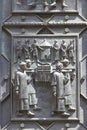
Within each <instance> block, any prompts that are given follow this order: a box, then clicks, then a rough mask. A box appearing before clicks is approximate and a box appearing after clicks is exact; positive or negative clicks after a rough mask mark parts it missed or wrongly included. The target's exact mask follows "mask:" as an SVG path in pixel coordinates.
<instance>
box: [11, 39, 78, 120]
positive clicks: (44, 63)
mask: <svg viewBox="0 0 87 130" xmlns="http://www.w3.org/2000/svg"><path fill="white" fill-rule="evenodd" d="M76 49H77V42H76V38H75V37H70V38H69V37H68V38H66V37H54V38H51V37H47V38H46V37H45V38H44V37H40V38H38V37H35V38H34V37H29V38H28V37H27V38H21V37H20V38H14V40H13V45H12V54H13V55H12V76H11V77H12V92H13V93H12V95H13V98H12V100H13V101H12V102H13V105H12V118H17V119H18V118H20V117H21V118H25V117H26V119H27V118H28V119H30V118H32V119H34V118H39V119H40V118H41V119H43V118H46V119H54V118H56V119H69V118H71V119H76V118H78V117H77V113H78V108H77V106H78V102H76V100H78V93H77V94H76V91H78V85H77V82H76V79H77V74H78V72H77V71H76V62H77V60H76V55H77V54H76Z"/></svg>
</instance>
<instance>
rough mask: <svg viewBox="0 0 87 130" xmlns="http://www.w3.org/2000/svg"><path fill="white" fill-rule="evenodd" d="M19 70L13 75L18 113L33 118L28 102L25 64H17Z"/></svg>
mask: <svg viewBox="0 0 87 130" xmlns="http://www.w3.org/2000/svg"><path fill="white" fill-rule="evenodd" d="M19 67H20V70H18V71H17V72H16V74H15V86H16V92H17V94H18V95H19V113H26V114H27V115H29V116H30V115H31V116H34V113H32V112H31V111H30V108H29V100H28V85H27V81H28V77H27V74H26V72H25V69H26V63H25V62H21V63H20V64H19Z"/></svg>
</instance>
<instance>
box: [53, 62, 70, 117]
mask: <svg viewBox="0 0 87 130" xmlns="http://www.w3.org/2000/svg"><path fill="white" fill-rule="evenodd" d="M62 69H63V64H62V63H60V62H59V63H58V64H57V65H56V71H55V72H54V73H53V76H52V83H51V85H52V100H53V101H52V115H55V114H56V113H57V114H61V115H63V116H69V115H70V114H69V113H67V112H66V109H65V97H64V75H63V73H62Z"/></svg>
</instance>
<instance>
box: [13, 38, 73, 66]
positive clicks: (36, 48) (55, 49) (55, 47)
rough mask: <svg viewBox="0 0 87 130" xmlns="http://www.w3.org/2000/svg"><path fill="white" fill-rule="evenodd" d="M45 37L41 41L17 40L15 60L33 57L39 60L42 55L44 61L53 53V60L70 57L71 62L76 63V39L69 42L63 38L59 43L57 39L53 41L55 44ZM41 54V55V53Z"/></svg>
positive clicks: (62, 59)
mask: <svg viewBox="0 0 87 130" xmlns="http://www.w3.org/2000/svg"><path fill="white" fill-rule="evenodd" d="M48 44H49V42H48V41H47V40H46V39H45V40H43V41H41V42H38V41H37V40H36V39H34V40H33V42H32V43H31V41H30V40H25V41H20V40H19V41H17V43H16V47H15V55H16V56H15V59H16V61H15V62H20V61H25V60H26V59H31V60H33V61H35V62H37V61H38V60H39V59H40V57H43V58H41V59H43V61H44V60H45V61H46V60H48V59H51V57H52V54H51V52H52V53H53V55H54V56H53V62H56V61H61V62H63V61H64V60H65V59H68V60H69V62H70V63H71V64H74V63H75V56H74V54H75V47H74V40H70V42H69V43H67V42H66V41H65V40H62V42H61V43H59V42H58V41H57V40H54V41H53V44H52V45H51V44H49V45H48ZM40 54H41V56H40V57H39V55H40Z"/></svg>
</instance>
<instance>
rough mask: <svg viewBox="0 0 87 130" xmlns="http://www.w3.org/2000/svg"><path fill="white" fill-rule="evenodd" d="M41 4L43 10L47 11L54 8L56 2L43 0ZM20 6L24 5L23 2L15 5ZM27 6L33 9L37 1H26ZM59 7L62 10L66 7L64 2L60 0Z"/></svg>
mask: <svg viewBox="0 0 87 130" xmlns="http://www.w3.org/2000/svg"><path fill="white" fill-rule="evenodd" d="M41 3H42V5H43V7H44V8H48V9H53V8H55V7H56V4H57V2H56V0H43V1H42V2H41ZM22 4H24V2H23V0H18V1H17V5H22ZM27 5H28V6H29V8H35V7H36V5H37V1H36V0H32V1H30V0H27ZM61 6H62V8H64V7H67V5H66V3H65V0H61Z"/></svg>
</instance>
